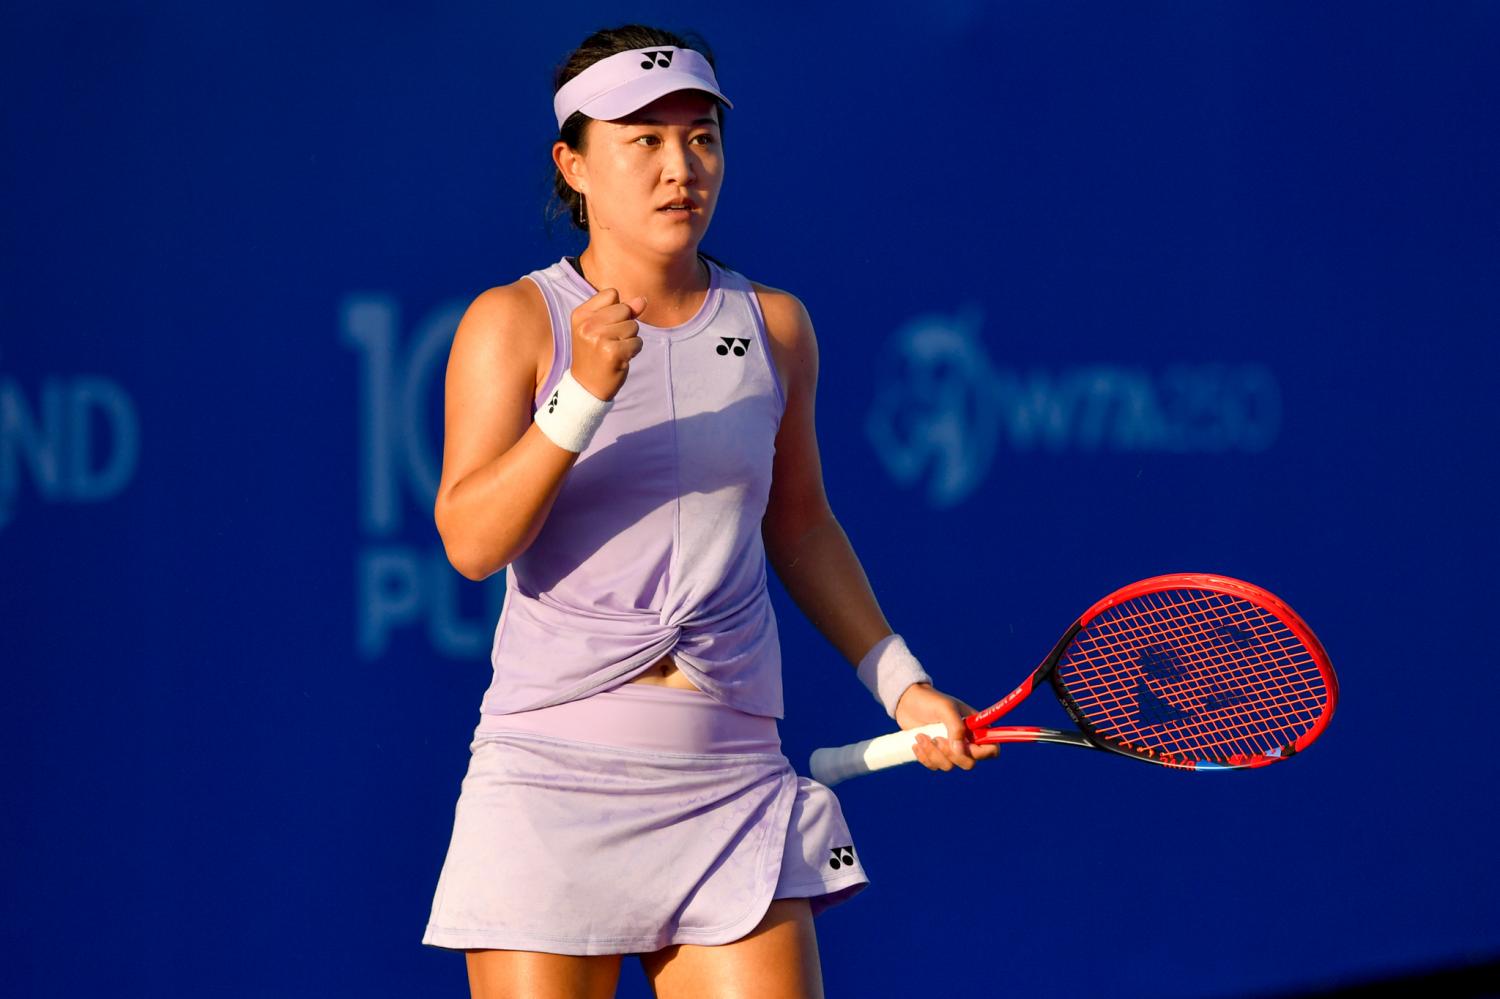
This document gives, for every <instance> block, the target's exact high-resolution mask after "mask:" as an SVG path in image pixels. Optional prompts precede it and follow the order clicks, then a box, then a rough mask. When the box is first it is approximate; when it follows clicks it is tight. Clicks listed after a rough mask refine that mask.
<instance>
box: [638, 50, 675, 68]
mask: <svg viewBox="0 0 1500 999" xmlns="http://www.w3.org/2000/svg"><path fill="white" fill-rule="evenodd" d="M670 65H672V53H671V52H668V51H666V50H665V49H661V50H654V49H647V50H646V61H645V62H643V63H641V69H651V68H652V67H654V66H660V67H661V68H662V69H666V68H667V67H668V66H670Z"/></svg>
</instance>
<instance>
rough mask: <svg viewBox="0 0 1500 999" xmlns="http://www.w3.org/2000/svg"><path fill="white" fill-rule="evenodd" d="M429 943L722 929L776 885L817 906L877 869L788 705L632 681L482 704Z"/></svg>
mask: <svg viewBox="0 0 1500 999" xmlns="http://www.w3.org/2000/svg"><path fill="white" fill-rule="evenodd" d="M469 750H470V756H469V769H468V773H467V774H466V775H465V776H464V780H463V786H462V789H461V791H460V793H459V797H458V805H457V808H456V809H455V810H454V820H453V837H452V840H451V841H450V842H449V845H448V855H447V858H446V859H445V860H444V862H443V869H442V873H441V874H440V875H439V877H438V883H437V891H436V893H435V895H434V897H433V900H432V915H431V918H430V919H429V921H428V923H427V930H426V933H425V934H424V935H423V937H422V942H423V943H424V944H428V945H431V946H434V947H446V948H451V949H455V950H467V949H473V948H494V949H504V950H530V951H545V952H549V953H553V954H635V953H645V952H649V951H654V950H659V949H661V948H662V947H666V946H669V945H671V944H681V943H687V944H721V943H727V942H729V941H731V940H738V939H739V938H740V937H742V936H744V935H745V934H747V933H749V932H750V931H751V930H753V929H754V928H755V927H756V925H757V924H758V923H759V922H760V920H761V918H762V917H763V916H764V915H765V913H766V910H767V908H768V907H769V906H770V904H771V900H772V899H776V898H807V899H809V900H810V903H811V907H812V911H813V914H814V915H816V914H818V913H820V912H822V911H823V910H824V909H826V908H828V907H829V906H831V905H835V904H837V903H839V902H842V901H843V900H844V899H846V898H849V897H850V896H852V895H854V894H856V893H858V892H859V891H860V890H862V889H863V888H864V887H865V885H867V884H868V883H869V880H868V879H867V878H866V877H865V872H864V868H863V867H862V866H861V865H860V862H859V857H858V855H857V853H856V852H855V849H854V841H853V839H852V838H851V837H850V835H849V827H848V826H847V825H846V824H845V822H844V816H843V812H842V810H841V809H840V808H839V802H838V798H836V797H834V794H833V792H832V791H831V790H829V789H828V788H827V787H825V786H823V785H822V784H819V783H817V782H816V781H812V780H809V779H807V778H805V777H799V776H798V775H797V774H796V773H795V772H794V771H793V770H792V766H791V763H790V762H789V761H788V760H787V758H786V756H785V755H784V754H783V753H782V752H781V737H780V735H779V733H778V731H777V727H776V719H775V718H771V717H767V716H762V715H751V714H746V713H744V712H742V711H738V710H736V709H734V708H731V707H729V706H728V705H725V704H722V703H721V702H719V701H717V700H715V699H714V698H713V697H711V696H709V695H708V694H705V693H702V692H701V691H696V690H684V689H680V688H676V687H664V686H660V685H656V684H643V683H626V684H622V685H621V686H618V687H615V688H612V689H610V690H606V691H602V692H600V693H597V694H593V695H591V696H589V697H585V698H582V699H580V700H576V701H568V702H565V703H563V704H556V705H553V706H551V707H546V708H538V709H537V710H534V711H524V712H518V713H515V714H509V715H484V716H483V718H482V720H481V721H480V724H479V727H478V728H477V729H476V730H475V732H474V741H473V743H472V744H471V745H470V747H469Z"/></svg>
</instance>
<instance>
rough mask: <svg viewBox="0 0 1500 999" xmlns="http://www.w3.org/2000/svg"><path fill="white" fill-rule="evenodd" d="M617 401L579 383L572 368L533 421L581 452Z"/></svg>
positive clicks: (565, 446) (560, 442) (560, 444)
mask: <svg viewBox="0 0 1500 999" xmlns="http://www.w3.org/2000/svg"><path fill="white" fill-rule="evenodd" d="M614 404H615V401H614V400H613V399H607V400H606V399H600V398H598V397H596V396H595V395H594V394H593V393H591V392H590V391H589V390H588V389H586V388H584V387H583V386H582V385H580V384H578V380H577V379H576V378H574V377H573V369H572V368H569V369H567V370H566V371H564V372H563V373H562V377H561V378H559V379H558V380H557V388H556V389H554V390H553V392H552V394H551V395H550V396H548V397H547V401H546V402H544V403H542V405H541V408H539V409H538V410H537V411H536V417H535V418H534V422H535V423H536V425H537V427H538V428H539V429H540V430H541V431H542V433H544V434H546V435H547V436H548V437H549V438H550V439H551V440H552V442H553V443H554V444H556V445H557V446H558V447H560V448H562V449H563V450H565V451H572V452H574V453H575V454H578V453H582V451H583V449H584V448H586V447H588V446H589V441H590V440H592V439H593V437H594V431H595V430H598V429H599V424H601V423H603V422H604V414H605V413H608V412H609V410H610V407H611V406H613V405H614Z"/></svg>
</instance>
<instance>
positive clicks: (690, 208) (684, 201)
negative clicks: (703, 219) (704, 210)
mask: <svg viewBox="0 0 1500 999" xmlns="http://www.w3.org/2000/svg"><path fill="white" fill-rule="evenodd" d="M656 210H657V211H658V212H659V213H661V214H663V215H671V216H674V217H676V216H681V217H683V218H688V217H691V216H692V215H694V214H695V213H696V212H697V211H698V203H697V202H696V201H694V200H693V199H692V198H674V199H673V200H671V201H669V202H667V203H666V204H664V205H661V206H659V207H658V208H657V209H656Z"/></svg>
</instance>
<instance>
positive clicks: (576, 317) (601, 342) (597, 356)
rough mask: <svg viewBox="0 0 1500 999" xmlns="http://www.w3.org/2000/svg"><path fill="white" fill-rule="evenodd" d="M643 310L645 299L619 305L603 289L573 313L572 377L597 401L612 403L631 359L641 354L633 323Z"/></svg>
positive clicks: (636, 326) (617, 297) (612, 292)
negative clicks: (610, 401)
mask: <svg viewBox="0 0 1500 999" xmlns="http://www.w3.org/2000/svg"><path fill="white" fill-rule="evenodd" d="M645 308H646V298H645V296H644V295H638V296H636V297H635V298H632V299H631V300H630V301H628V302H622V301H620V293H619V292H618V291H616V290H615V289H613V288H604V289H602V290H601V291H600V292H598V294H596V295H595V296H594V297H593V298H591V299H589V300H588V301H587V302H584V303H583V304H582V305H580V306H579V307H578V308H576V309H574V310H573V366H572V370H573V377H574V378H575V379H576V380H577V381H578V384H580V385H582V386H583V387H584V388H586V389H588V390H589V392H590V393H591V394H592V395H593V396H595V397H596V398H599V399H603V400H605V401H608V400H610V399H613V398H614V397H615V394H616V393H617V392H619V391H620V386H622V385H624V384H625V376H626V375H628V374H629V373H630V359H631V358H632V357H634V356H635V355H637V354H639V353H640V352H641V347H642V342H641V338H640V336H638V335H637V334H638V330H639V328H640V327H639V324H638V323H637V322H636V320H637V319H638V318H639V317H640V314H641V312H642V311H643V310H644V309H645Z"/></svg>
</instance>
